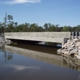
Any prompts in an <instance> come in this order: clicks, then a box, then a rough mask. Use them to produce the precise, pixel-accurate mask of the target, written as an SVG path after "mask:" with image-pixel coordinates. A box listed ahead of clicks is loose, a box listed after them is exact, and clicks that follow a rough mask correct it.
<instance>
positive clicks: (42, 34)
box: [5, 32, 70, 38]
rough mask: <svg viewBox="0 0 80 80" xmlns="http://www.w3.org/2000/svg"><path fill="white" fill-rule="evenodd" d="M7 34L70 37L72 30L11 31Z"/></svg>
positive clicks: (6, 34)
mask: <svg viewBox="0 0 80 80" xmlns="http://www.w3.org/2000/svg"><path fill="white" fill-rule="evenodd" d="M5 36H25V37H28V36H29V37H52V38H70V32H10V33H5Z"/></svg>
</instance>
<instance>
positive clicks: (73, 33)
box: [71, 32, 80, 39]
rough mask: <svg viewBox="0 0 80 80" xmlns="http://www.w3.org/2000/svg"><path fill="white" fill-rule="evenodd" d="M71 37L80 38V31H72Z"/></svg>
mask: <svg viewBox="0 0 80 80" xmlns="http://www.w3.org/2000/svg"><path fill="white" fill-rule="evenodd" d="M71 38H72V39H75V38H77V39H80V32H71Z"/></svg>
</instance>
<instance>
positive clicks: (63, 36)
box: [5, 32, 71, 45]
mask: <svg viewBox="0 0 80 80" xmlns="http://www.w3.org/2000/svg"><path fill="white" fill-rule="evenodd" d="M70 36H71V34H70V32H14V33H12V32H11V33H5V38H7V39H17V40H32V41H44V42H54V43H62V45H63V44H64V43H65V42H66V41H67V39H69V38H70Z"/></svg>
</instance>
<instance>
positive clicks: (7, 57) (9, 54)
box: [0, 43, 13, 62]
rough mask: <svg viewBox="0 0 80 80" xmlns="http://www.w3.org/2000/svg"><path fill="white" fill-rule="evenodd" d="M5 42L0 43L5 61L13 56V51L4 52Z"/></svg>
mask: <svg viewBox="0 0 80 80" xmlns="http://www.w3.org/2000/svg"><path fill="white" fill-rule="evenodd" d="M4 48H5V44H4V43H0V50H2V51H3V52H4V57H5V62H7V60H11V59H12V58H13V55H12V54H13V53H11V52H8V53H7V52H6V51H5V49H4Z"/></svg>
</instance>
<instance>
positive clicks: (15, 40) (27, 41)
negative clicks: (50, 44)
mask: <svg viewBox="0 0 80 80" xmlns="http://www.w3.org/2000/svg"><path fill="white" fill-rule="evenodd" d="M9 40H11V41H12V42H18V43H29V44H38V43H41V41H31V40H19V39H9Z"/></svg>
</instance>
